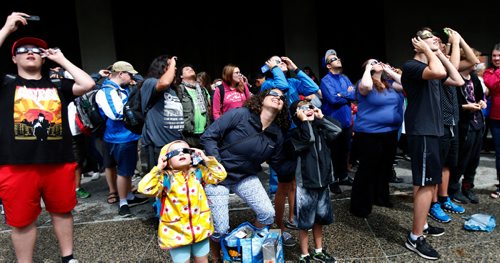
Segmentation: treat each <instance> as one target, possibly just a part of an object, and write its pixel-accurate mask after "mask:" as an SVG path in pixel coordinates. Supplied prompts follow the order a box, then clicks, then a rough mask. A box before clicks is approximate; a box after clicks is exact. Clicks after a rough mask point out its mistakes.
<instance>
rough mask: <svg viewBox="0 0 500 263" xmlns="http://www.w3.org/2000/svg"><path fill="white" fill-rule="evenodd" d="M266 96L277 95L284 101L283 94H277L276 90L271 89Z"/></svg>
mask: <svg viewBox="0 0 500 263" xmlns="http://www.w3.org/2000/svg"><path fill="white" fill-rule="evenodd" d="M266 96H273V97H278V99H280V100H281V101H285V96H283V95H281V94H279V93H278V92H276V91H274V90H271V91H269V93H268V94H267V95H266Z"/></svg>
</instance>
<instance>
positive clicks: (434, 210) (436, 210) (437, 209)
mask: <svg viewBox="0 0 500 263" xmlns="http://www.w3.org/2000/svg"><path fill="white" fill-rule="evenodd" d="M429 216H430V217H431V218H432V219H434V220H436V221H438V222H440V223H448V222H450V221H451V217H450V216H449V215H447V214H446V213H445V212H444V211H443V209H442V208H441V205H440V204H439V203H435V204H433V205H432V206H431V209H430V210H429Z"/></svg>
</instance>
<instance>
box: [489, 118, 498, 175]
mask: <svg viewBox="0 0 500 263" xmlns="http://www.w3.org/2000/svg"><path fill="white" fill-rule="evenodd" d="M490 122H491V135H492V136H493V142H494V143H495V159H496V162H495V165H496V168H497V179H498V180H499V181H500V120H493V119H490Z"/></svg>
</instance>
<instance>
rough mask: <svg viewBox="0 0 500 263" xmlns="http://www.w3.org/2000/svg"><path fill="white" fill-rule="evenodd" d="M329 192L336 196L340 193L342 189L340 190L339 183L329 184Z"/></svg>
mask: <svg viewBox="0 0 500 263" xmlns="http://www.w3.org/2000/svg"><path fill="white" fill-rule="evenodd" d="M330 192H332V193H334V194H336V195H338V194H341V193H342V189H341V188H340V185H339V183H332V184H330Z"/></svg>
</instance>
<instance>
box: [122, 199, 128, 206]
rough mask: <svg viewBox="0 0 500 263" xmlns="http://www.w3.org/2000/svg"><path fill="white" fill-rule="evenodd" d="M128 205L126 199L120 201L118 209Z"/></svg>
mask: <svg viewBox="0 0 500 263" xmlns="http://www.w3.org/2000/svg"><path fill="white" fill-rule="evenodd" d="M124 205H128V202H127V199H120V207H122V206H124Z"/></svg>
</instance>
